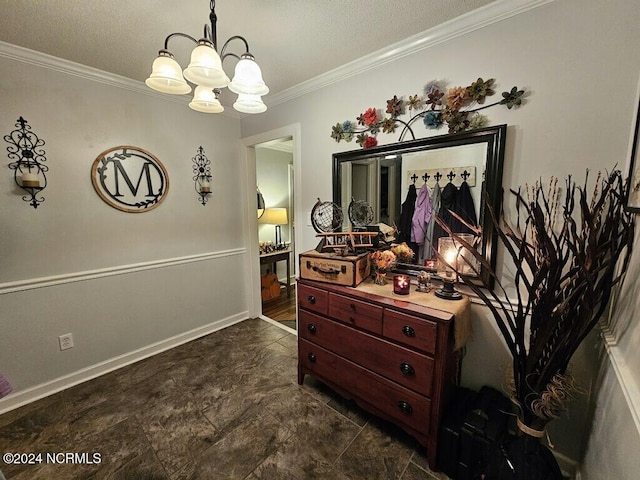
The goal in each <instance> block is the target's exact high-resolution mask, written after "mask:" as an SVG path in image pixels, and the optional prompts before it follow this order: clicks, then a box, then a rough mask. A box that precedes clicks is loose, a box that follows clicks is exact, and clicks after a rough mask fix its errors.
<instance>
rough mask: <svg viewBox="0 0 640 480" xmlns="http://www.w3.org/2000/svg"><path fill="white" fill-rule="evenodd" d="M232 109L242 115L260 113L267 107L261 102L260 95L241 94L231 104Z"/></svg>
mask: <svg viewBox="0 0 640 480" xmlns="http://www.w3.org/2000/svg"><path fill="white" fill-rule="evenodd" d="M233 108H235V109H236V110H237V111H239V112H242V113H262V112H264V111H266V110H267V106H266V105H265V104H264V103H263V102H262V98H260V95H250V94H248V93H241V94H240V95H238V99H237V100H236V101H235V103H234V104H233Z"/></svg>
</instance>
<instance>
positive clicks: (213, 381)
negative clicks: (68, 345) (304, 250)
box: [0, 320, 446, 480]
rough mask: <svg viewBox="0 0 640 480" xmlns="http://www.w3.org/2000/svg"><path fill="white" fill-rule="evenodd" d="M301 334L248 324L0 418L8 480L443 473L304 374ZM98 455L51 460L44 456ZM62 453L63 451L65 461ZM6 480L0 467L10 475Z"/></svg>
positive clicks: (409, 442) (356, 479)
mask: <svg viewBox="0 0 640 480" xmlns="http://www.w3.org/2000/svg"><path fill="white" fill-rule="evenodd" d="M296 362H297V360H296V336H295V335H292V334H290V333H288V332H287V331H285V330H283V329H281V328H278V327H276V326H273V325H272V324H270V323H267V322H265V321H262V320H247V321H244V322H241V323H239V324H237V325H233V326H231V327H228V328H225V329H223V330H220V331H218V332H215V333H213V334H211V335H208V336H206V337H203V338H201V339H198V340H196V341H193V342H190V343H187V344H185V345H182V346H180V347H177V348H174V349H172V350H169V351H167V352H164V353H162V354H159V355H156V356H154V357H151V358H149V359H146V360H143V361H141V362H138V363H136V364H134V365H130V366H128V367H126V368H123V369H120V370H118V371H115V372H112V373H109V374H107V375H104V376H102V377H99V378H97V379H95V380H92V381H89V382H86V383H83V384H81V385H78V386H76V387H73V388H71V389H68V390H66V391H64V392H60V393H58V394H56V395H53V396H51V397H48V398H45V399H43V400H40V401H38V402H34V403H32V404H29V405H27V406H25V407H22V408H20V409H17V410H14V411H11V412H8V413H6V414H4V415H1V416H0V452H2V453H4V452H21V453H42V454H43V457H42V460H43V461H42V463H36V464H34V465H7V464H6V463H4V462H3V461H1V460H0V471H1V472H2V473H3V474H4V476H5V477H6V479H7V480H23V479H25V480H26V479H29V480H37V479H48V480H50V479H61V480H70V479H83V480H84V479H91V480H102V479H127V480H187V479H202V480H213V479H215V480H220V479H233V480H243V479H246V480H260V479H277V480H288V479H292V480H293V479H295V480H312V479H324V480H346V479H351V480H360V479H362V480H364V479H366V480H376V479H401V480H417V479H426V480H433V479H445V478H446V477H445V476H444V475H442V474H436V473H432V472H431V471H430V470H429V469H428V467H427V461H426V457H425V455H424V452H422V449H421V447H420V446H419V445H418V444H417V442H415V441H414V440H413V439H412V438H410V437H408V436H407V435H406V434H404V433H403V432H402V431H400V430H398V429H396V428H395V427H393V426H390V425H389V424H386V423H384V422H382V421H379V420H377V419H375V418H373V417H370V416H369V415H367V414H366V413H364V412H363V411H361V410H359V409H358V408H357V407H356V406H355V405H353V404H350V403H346V402H344V401H342V400H341V399H340V398H339V397H337V396H336V395H335V394H333V393H332V392H331V391H330V390H328V389H327V388H326V387H324V386H323V385H321V384H319V383H317V382H315V381H313V379H312V378H311V377H309V376H307V377H306V379H305V384H304V385H302V386H299V385H298V384H297V381H296V378H297V374H296ZM54 452H71V453H84V454H89V456H88V459H89V460H93V457H92V455H93V454H99V457H100V458H99V462H98V461H97V460H96V461H93V463H91V462H87V461H86V460H87V458H84V459H83V458H78V460H79V462H78V463H75V462H73V461H72V460H73V459H70V460H69V461H67V462H63V463H52V462H49V463H47V461H45V459H46V456H44V455H46V453H54ZM60 458H62V457H60ZM0 478H2V475H0Z"/></svg>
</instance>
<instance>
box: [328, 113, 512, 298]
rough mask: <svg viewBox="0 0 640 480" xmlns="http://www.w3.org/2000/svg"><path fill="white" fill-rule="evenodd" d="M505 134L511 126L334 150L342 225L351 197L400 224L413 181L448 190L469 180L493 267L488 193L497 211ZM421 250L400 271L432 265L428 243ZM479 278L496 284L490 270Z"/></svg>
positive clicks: (379, 217)
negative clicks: (487, 209)
mask: <svg viewBox="0 0 640 480" xmlns="http://www.w3.org/2000/svg"><path fill="white" fill-rule="evenodd" d="M506 133H507V126H506V125H498V126H493V127H486V128H482V129H476V130H471V131H466V132H463V133H457V134H447V135H440V136H435V137H428V138H423V139H419V140H411V141H406V142H400V143H394V144H390V145H382V146H378V147H373V148H368V149H360V150H352V151H348V152H341V153H336V154H334V155H333V201H334V202H335V203H336V204H338V205H340V206H341V207H342V209H343V213H344V216H343V218H345V219H346V221H345V223H344V224H343V229H344V230H348V229H349V228H350V227H351V225H350V224H349V221H348V220H347V219H348V218H349V217H348V212H347V210H348V207H349V204H350V203H351V201H352V200H356V201H359V200H364V201H366V202H368V203H369V205H370V206H371V209H372V210H373V217H374V218H373V221H372V222H371V224H372V225H375V224H379V223H383V224H386V225H389V226H398V225H400V223H401V213H402V206H403V203H406V200H407V199H408V193H409V191H410V190H411V189H412V188H411V186H412V185H413V187H414V188H415V189H416V190H421V189H422V187H423V185H425V184H426V185H425V186H426V187H427V188H428V191H431V190H432V189H433V188H435V184H436V183H438V186H439V188H440V190H441V192H444V187H447V186H448V184H449V183H452V184H453V185H452V186H455V187H456V188H458V190H461V188H460V187H459V186H460V185H461V184H462V182H463V181H466V182H467V186H468V187H469V188H468V191H469V192H470V194H471V197H472V201H473V205H474V207H473V208H474V209H475V216H476V219H475V220H476V223H477V225H478V227H479V229H480V230H481V235H480V236H479V238H478V239H477V240H478V251H479V252H481V254H482V255H483V256H484V257H485V258H486V260H487V261H488V262H489V264H490V265H491V266H492V268H495V262H496V250H497V238H496V235H497V232H495V231H494V228H493V222H492V221H491V218H490V215H489V214H488V212H486V207H485V204H486V202H485V195H486V198H487V199H488V201H489V202H490V203H489V204H490V205H491V207H492V208H493V210H494V212H496V213H499V212H500V203H501V200H502V170H503V163H504V149H505V141H506ZM449 188H451V187H449ZM465 189H466V187H465ZM434 213H435V212H434ZM405 223H406V221H405ZM454 231H455V229H454ZM401 233H402V232H401ZM405 234H406V232H405ZM430 243H431V245H433V241H431V242H430ZM436 243H437V242H436ZM413 248H414V249H415V248H416V247H415V246H414V247H413ZM417 248H418V249H419V251H416V257H415V259H414V262H415V263H413V264H400V265H399V266H398V268H399V269H401V270H404V271H407V272H408V273H414V274H416V273H417V272H418V271H420V270H432V269H433V267H434V265H433V258H434V255H433V250H432V249H430V248H429V245H428V243H427V242H425V244H424V245H421V246H418V247H417ZM480 276H481V277H482V278H483V281H485V282H486V283H485V284H489V285H491V286H492V285H493V281H492V280H493V279H492V278H490V276H489V272H488V271H487V269H485V268H481V269H480ZM479 280H480V279H479Z"/></svg>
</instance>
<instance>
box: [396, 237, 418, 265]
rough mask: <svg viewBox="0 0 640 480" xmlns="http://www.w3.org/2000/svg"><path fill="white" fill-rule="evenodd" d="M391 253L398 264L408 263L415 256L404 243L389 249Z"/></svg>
mask: <svg viewBox="0 0 640 480" xmlns="http://www.w3.org/2000/svg"><path fill="white" fill-rule="evenodd" d="M391 251H392V252H393V254H394V255H395V256H396V258H397V260H398V262H401V263H410V262H411V261H412V260H413V257H414V256H415V254H414V253H413V250H411V249H410V248H409V245H407V243H406V242H402V243H400V244H398V245H394V246H393V247H391Z"/></svg>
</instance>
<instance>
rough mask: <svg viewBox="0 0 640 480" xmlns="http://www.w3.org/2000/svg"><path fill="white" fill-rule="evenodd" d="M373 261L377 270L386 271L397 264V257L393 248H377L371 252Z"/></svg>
mask: <svg viewBox="0 0 640 480" xmlns="http://www.w3.org/2000/svg"><path fill="white" fill-rule="evenodd" d="M371 261H372V262H373V265H374V267H375V269H376V270H381V271H384V272H386V271H388V270H390V269H392V268H393V267H395V266H396V263H397V258H396V255H395V254H394V253H393V252H392V251H391V250H376V251H375V252H373V253H372V254H371Z"/></svg>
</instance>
